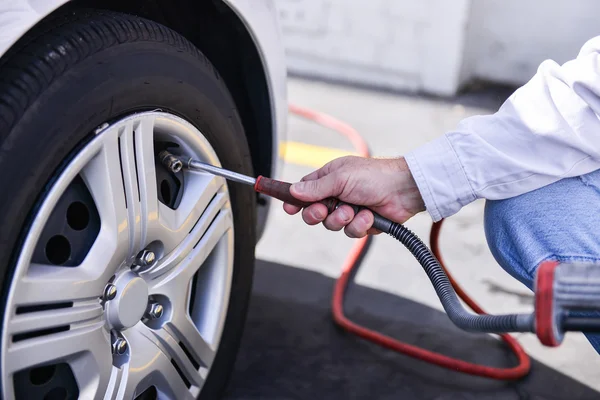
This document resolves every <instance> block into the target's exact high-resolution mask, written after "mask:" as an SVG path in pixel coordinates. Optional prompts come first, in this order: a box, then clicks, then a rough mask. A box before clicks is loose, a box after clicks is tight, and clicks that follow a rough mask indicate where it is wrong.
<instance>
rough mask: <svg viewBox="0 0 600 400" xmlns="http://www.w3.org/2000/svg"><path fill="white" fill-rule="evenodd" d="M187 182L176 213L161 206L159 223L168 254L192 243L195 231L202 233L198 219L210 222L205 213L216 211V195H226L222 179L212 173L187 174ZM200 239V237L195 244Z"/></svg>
mask: <svg viewBox="0 0 600 400" xmlns="http://www.w3.org/2000/svg"><path fill="white" fill-rule="evenodd" d="M185 179H186V181H185V185H186V191H185V192H184V194H183V197H182V199H181V203H180V204H179V207H177V209H176V210H172V209H170V208H169V207H167V206H165V205H164V204H162V203H159V220H160V224H161V225H162V229H163V230H164V234H163V235H161V236H162V238H163V243H164V246H165V254H169V253H171V252H172V251H173V250H175V249H176V248H177V247H180V246H181V245H185V244H186V243H187V242H191V241H193V238H190V236H193V234H192V231H193V230H194V231H196V232H199V231H197V230H196V227H197V226H198V224H199V220H203V221H204V220H206V219H208V218H205V216H206V211H211V210H213V207H212V205H213V204H214V203H215V202H214V200H215V199H214V198H215V196H218V194H219V193H224V191H225V189H226V185H225V180H224V179H223V178H221V177H218V176H214V175H210V174H202V173H200V174H199V173H194V172H187V173H186V177H185ZM208 223H210V220H209V221H208ZM198 239H199V238H198V237H197V238H196V241H197V240H198ZM193 244H195V243H193ZM193 244H192V245H193Z"/></svg>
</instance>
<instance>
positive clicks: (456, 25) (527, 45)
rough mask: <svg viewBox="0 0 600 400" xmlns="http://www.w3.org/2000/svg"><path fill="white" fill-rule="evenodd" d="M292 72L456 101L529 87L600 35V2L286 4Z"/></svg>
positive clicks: (322, 0)
mask: <svg viewBox="0 0 600 400" xmlns="http://www.w3.org/2000/svg"><path fill="white" fill-rule="evenodd" d="M276 4H277V7H278V9H279V14H280V20H281V25H282V31H283V35H284V42H285V44H286V49H287V61H288V65H289V70H290V72H292V73H296V74H301V75H305V76H314V77H320V78H326V79H335V80H342V81H349V82H353V83H359V84H367V85H372V86H376V87H382V88H386V89H393V90H407V91H421V92H427V93H432V94H437V95H443V96H450V95H453V94H455V93H456V91H457V90H458V89H459V88H460V86H461V84H463V83H465V82H468V81H470V80H472V79H485V80H490V81H494V82H501V83H510V84H521V83H524V82H526V81H527V80H528V79H529V78H530V77H531V76H532V75H533V74H534V73H535V70H536V68H537V65H539V63H540V62H541V61H543V60H544V59H547V58H552V59H554V60H556V61H558V62H564V61H566V60H568V59H570V58H572V57H575V56H576V55H577V52H578V50H579V48H580V47H581V45H582V44H583V43H584V42H585V41H586V40H587V39H589V38H590V37H592V36H595V35H599V34H600V23H599V22H598V16H600V0H451V1H448V0H277V2H276Z"/></svg>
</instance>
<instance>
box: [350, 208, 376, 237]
mask: <svg viewBox="0 0 600 400" xmlns="http://www.w3.org/2000/svg"><path fill="white" fill-rule="evenodd" d="M372 226H373V213H372V212H371V211H369V210H361V211H359V212H358V214H356V216H355V217H354V218H353V219H352V221H351V222H350V223H349V224H348V225H346V228H345V229H344V233H346V236H348V237H351V238H361V237H365V236H366V235H367V231H368V230H369V229H371V227H372Z"/></svg>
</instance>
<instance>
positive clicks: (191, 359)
mask: <svg viewBox="0 0 600 400" xmlns="http://www.w3.org/2000/svg"><path fill="white" fill-rule="evenodd" d="M145 334H146V335H147V336H148V337H150V335H151V336H152V337H151V339H152V340H153V341H155V342H156V345H157V346H158V347H159V348H161V350H163V352H164V353H165V354H166V355H167V356H168V357H170V358H171V359H172V360H173V362H174V363H176V364H177V366H178V368H179V369H180V371H181V373H182V374H184V375H185V377H186V379H187V380H188V381H189V382H190V383H191V384H192V385H194V386H197V387H202V385H203V384H204V378H203V377H202V375H201V374H200V371H199V368H200V366H203V367H206V365H204V364H203V363H202V364H201V363H200V362H199V360H198V357H197V356H194V355H193V354H192V353H191V352H190V351H189V350H188V347H187V346H186V344H185V343H183V342H182V340H181V339H180V338H179V337H177V335H175V334H174V333H173V332H171V331H170V330H167V329H159V330H152V331H151V330H147V331H146V332H145ZM191 334H193V335H197V336H200V334H199V333H194V332H193V331H191ZM191 341H194V342H197V343H199V344H200V345H201V346H203V347H204V349H205V350H204V351H203V353H209V354H213V353H214V351H213V350H212V349H211V348H210V347H209V346H208V344H207V343H206V342H205V341H204V340H203V339H202V337H200V338H199V339H198V338H196V339H194V338H192V339H191ZM182 343H183V344H182ZM184 349H185V350H184Z"/></svg>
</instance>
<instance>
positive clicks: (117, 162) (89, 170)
mask: <svg viewBox="0 0 600 400" xmlns="http://www.w3.org/2000/svg"><path fill="white" fill-rule="evenodd" d="M153 152H154V144H153V136H152V121H151V120H149V121H146V120H144V121H142V122H140V123H135V122H134V121H129V122H128V123H127V124H125V126H124V127H123V128H121V129H118V130H117V129H115V130H113V131H110V132H106V136H105V137H104V140H103V141H102V143H101V146H100V150H99V152H98V154H97V155H96V156H95V157H94V158H93V159H92V160H91V161H90V162H89V163H88V165H86V166H85V167H84V169H83V170H82V176H83V178H84V180H85V182H86V184H87V186H88V188H89V190H90V192H91V193H92V196H93V198H94V201H95V202H96V205H97V207H98V212H99V214H100V219H101V221H102V230H103V231H104V230H105V231H108V233H107V234H109V235H111V237H112V238H113V241H114V243H116V244H117V245H121V246H124V248H123V249H120V250H121V251H120V252H119V253H121V254H123V255H124V256H125V257H124V258H130V257H132V256H134V255H135V254H136V253H137V251H138V250H139V249H141V248H142V247H143V246H144V245H146V244H147V240H148V233H149V232H152V231H153V230H154V229H156V228H157V225H156V223H157V213H158V196H157V190H156V178H155V177H156V171H155V167H154V156H153V154H154V153H153ZM101 234H102V231H101Z"/></svg>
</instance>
